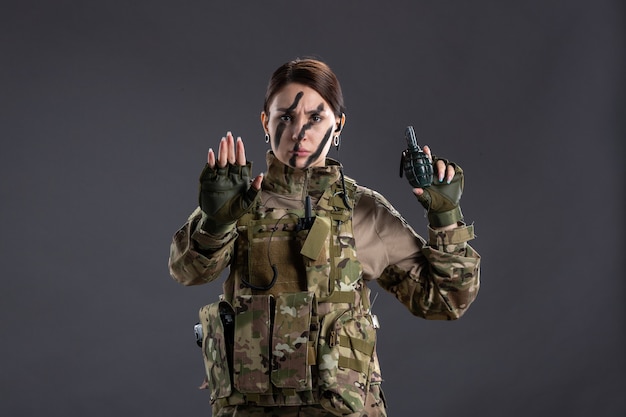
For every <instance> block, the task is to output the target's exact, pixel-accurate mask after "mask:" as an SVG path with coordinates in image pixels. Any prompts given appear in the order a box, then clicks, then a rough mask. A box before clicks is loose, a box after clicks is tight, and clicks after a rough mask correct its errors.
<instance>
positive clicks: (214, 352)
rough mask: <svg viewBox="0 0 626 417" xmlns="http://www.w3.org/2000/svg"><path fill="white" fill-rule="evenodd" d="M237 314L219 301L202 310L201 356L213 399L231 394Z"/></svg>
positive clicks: (228, 305)
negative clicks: (231, 371)
mask: <svg viewBox="0 0 626 417" xmlns="http://www.w3.org/2000/svg"><path fill="white" fill-rule="evenodd" d="M233 319H234V311H233V308H232V307H231V305H230V304H229V303H227V302H226V301H220V302H216V303H212V304H209V305H206V306H204V307H202V308H201V309H200V323H201V325H202V334H203V335H204V338H203V340H202V356H203V359H204V366H205V371H206V376H207V381H208V384H209V389H210V390H211V398H212V399H216V398H225V397H228V396H229V395H230V394H231V391H232V388H231V378H230V369H231V364H232V361H231V358H230V344H231V341H232V332H233Z"/></svg>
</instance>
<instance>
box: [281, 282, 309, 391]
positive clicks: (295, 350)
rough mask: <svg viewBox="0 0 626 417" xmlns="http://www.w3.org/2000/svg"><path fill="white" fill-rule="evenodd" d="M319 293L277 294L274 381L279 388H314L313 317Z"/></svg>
mask: <svg viewBox="0 0 626 417" xmlns="http://www.w3.org/2000/svg"><path fill="white" fill-rule="evenodd" d="M314 302H315V296H314V294H313V293H309V292H299V293H291V294H281V295H279V296H277V297H276V307H275V310H274V328H273V332H272V377H271V379H272V383H273V384H274V386H276V387H278V388H290V389H294V390H296V391H310V390H311V389H312V384H311V363H310V358H311V356H312V357H313V359H315V356H314V355H311V353H313V352H314V350H313V349H314V348H313V345H312V344H310V343H309V341H310V340H311V339H310V337H311V333H312V331H311V330H312V329H311V316H312V314H313V312H314V308H315V306H314Z"/></svg>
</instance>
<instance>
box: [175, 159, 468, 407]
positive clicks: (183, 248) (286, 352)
mask: <svg viewBox="0 0 626 417" xmlns="http://www.w3.org/2000/svg"><path fill="white" fill-rule="evenodd" d="M267 158H268V172H267V174H266V177H265V179H264V181H263V189H262V192H261V198H260V199H259V203H258V204H257V206H256V207H255V209H254V210H252V212H251V213H250V215H246V216H244V219H242V220H241V221H240V222H239V223H238V226H237V228H236V229H234V230H232V231H231V232H230V233H227V234H226V235H225V236H211V235H209V234H208V233H206V232H204V231H203V230H202V229H201V228H200V227H199V224H200V222H201V221H202V213H201V211H200V210H199V209H196V210H195V211H194V212H193V213H192V214H191V216H190V217H189V219H188V221H187V222H186V223H185V225H184V226H183V227H182V228H181V229H180V230H179V231H178V232H177V233H176V234H175V235H174V239H173V242H172V245H171V250H170V259H169V268H170V273H171V275H172V276H173V277H174V279H175V280H177V281H178V282H180V283H182V284H183V285H196V284H203V283H207V282H211V281H213V280H215V279H216V278H218V277H219V276H220V275H221V273H222V271H223V270H224V269H225V268H226V267H230V273H229V277H228V279H227V280H226V281H225V282H224V285H223V286H224V295H223V297H222V300H221V301H219V302H217V303H213V304H211V305H208V306H206V307H205V308H203V309H202V310H201V313H200V316H201V321H202V322H203V329H204V331H205V335H204V336H205V340H206V343H205V346H203V350H204V356H205V365H206V371H207V377H208V380H209V384H210V385H211V386H210V388H211V398H212V401H213V402H214V403H218V404H220V402H221V404H223V405H226V404H243V403H249V402H252V403H257V404H261V405H300V404H316V403H322V405H324V406H325V407H327V408H328V409H329V410H334V412H337V413H338V414H349V413H351V412H354V411H356V410H358V407H359V404H360V399H359V396H361V399H362V398H363V395H364V393H365V392H366V391H367V384H370V383H379V382H380V381H381V377H380V370H379V366H378V361H377V359H376V352H375V328H376V325H375V318H374V317H372V316H371V314H370V312H369V308H370V305H369V289H368V288H367V282H368V281H371V280H377V281H378V283H379V285H380V286H381V287H383V288H384V289H386V290H388V291H390V292H391V293H393V294H394V295H395V296H396V298H397V299H398V300H400V302H402V303H403V304H404V305H405V306H406V307H407V308H408V309H409V311H410V312H411V313H412V314H414V315H417V316H420V317H424V318H427V319H443V320H452V319H456V318H459V317H461V315H462V314H463V313H464V312H465V311H466V310H467V308H468V307H469V305H470V304H471V303H472V301H473V300H474V299H475V297H476V295H477V292H478V288H479V264H480V257H479V255H478V254H477V253H476V252H475V251H474V250H473V249H472V248H471V247H470V246H469V245H468V244H467V241H469V240H471V239H472V238H473V236H474V235H473V227H472V226H466V225H461V226H460V227H458V228H456V229H454V230H451V231H437V230H434V229H431V228H429V229H428V241H427V242H426V241H425V240H424V239H422V238H421V237H420V236H418V235H417V234H416V233H415V232H414V230H413V229H412V228H411V227H410V226H409V225H408V224H407V222H406V221H405V220H404V219H403V218H402V216H401V215H400V214H399V213H398V212H397V211H396V210H395V209H394V208H393V207H392V206H391V204H390V203H389V202H388V201H387V200H386V199H385V198H384V197H382V196H381V195H380V194H379V193H377V192H376V191H373V190H370V189H367V188H365V187H362V186H358V185H356V183H354V181H352V180H350V179H348V178H346V179H345V180H344V179H343V177H342V173H341V170H340V166H339V165H338V164H337V163H336V162H334V161H332V160H330V159H329V160H328V161H327V165H326V166H325V167H319V168H311V169H308V170H294V169H291V168H289V167H286V166H284V165H283V164H281V163H280V162H279V161H278V160H277V159H275V158H274V157H273V155H272V154H271V152H270V153H268V157H267ZM307 195H308V196H309V197H310V199H311V201H312V204H313V206H314V207H315V210H314V212H315V214H316V221H315V223H314V224H313V227H311V228H310V229H311V232H310V234H314V235H319V230H325V232H324V233H326V234H328V231H331V233H330V234H336V235H338V238H337V242H339V243H338V245H337V246H338V247H339V249H338V251H337V255H336V256H335V258H336V259H335V261H333V262H335V263H333V262H330V261H329V259H330V258H328V259H327V258H326V257H325V256H323V255H319V259H318V262H317V264H315V262H313V261H312V260H311V259H313V258H315V257H316V256H318V254H319V253H320V245H322V244H320V243H317V244H315V242H317V241H319V239H313V238H311V239H307V235H306V232H305V235H303V236H302V237H301V238H298V234H299V233H302V232H298V231H296V229H297V219H298V218H301V217H302V216H303V215H304V201H305V197H306V196H307ZM333 216H334V217H333ZM342 216H343V217H342ZM320 217H322V218H328V219H329V220H326V221H321V220H320V221H318V220H317V219H318V218H320ZM251 219H254V220H251ZM250 221H254V222H255V223H250ZM329 224H331V225H333V226H332V227H330V226H328V225H329ZM335 224H338V225H339V226H337V227H335V226H334V225H335ZM279 226H280V227H279ZM251 230H255V232H254V234H251ZM314 230H315V232H314ZM324 233H322V234H324ZM290 234H291V235H293V236H295V238H294V239H295V241H299V244H297V245H296V246H297V248H296V249H295V250H296V251H300V253H303V254H304V253H307V254H308V256H309V257H310V258H311V259H309V260H307V258H306V256H299V255H298V254H297V253H295V252H293V251H294V249H293V248H292V247H291V246H292V245H293V242H294V239H291V240H290V239H288V238H287V236H288V235H290ZM259 242H265V244H264V245H260V246H259V245H258V243H259ZM281 242H282V243H281ZM290 242H291V243H290ZM307 242H308V243H310V242H314V243H313V244H308V243H307ZM268 245H269V246H268ZM331 245H332V244H331ZM322 246H323V245H322ZM305 247H306V248H308V249H306V250H308V252H306V250H305V249H304V248H305ZM311 247H313V249H311ZM250 248H256V249H254V250H250ZM311 250H312V251H313V255H311V254H310V253H311ZM322 252H323V251H322ZM331 252H332V251H331ZM294 253H295V255H296V256H294ZM301 258H305V261H300V259H301ZM320 259H321V261H322V262H320V261H319V260H320ZM302 262H304V263H306V265H307V266H305V265H304V264H302V265H299V264H300V263H302ZM328 263H331V264H332V265H330V266H325V264H328ZM309 264H315V265H314V267H309V266H308V265H309ZM305 270H306V272H304V271H305ZM309 270H312V272H310V271H309ZM276 271H278V273H276ZM325 274H326V275H331V274H335V275H336V277H337V279H336V280H335V281H336V283H335V285H334V286H333V284H332V283H331V284H330V287H336V288H335V289H336V291H333V288H326V287H329V285H328V283H327V282H328V279H327V280H326V283H324V282H323V281H324V280H323V279H320V277H323V276H324V275H325ZM274 276H278V277H279V278H278V279H277V280H275V282H272V280H273V277H274ZM303 277H304V278H303ZM268 284H273V285H268ZM325 286H326V287H325ZM268 287H270V288H268ZM350 292H351V293H353V295H352V296H351V297H347V298H346V297H345V295H346V294H349V293H350ZM281 313H283V314H281ZM232 317H235V318H236V320H235V321H237V322H238V323H239V325H240V326H243V323H246V322H250V323H253V324H251V326H252V327H250V328H249V329H248V330H245V329H243V328H242V329H239V328H237V329H234V330H233V329H230V328H229V326H230V324H231V323H232V321H233V320H232ZM286 317H288V318H289V320H287V319H286ZM291 317H294V318H295V319H293V318H291ZM216 318H217V319H216ZM331 318H332V320H331ZM300 321H301V323H300ZM216 323H217V324H216ZM281 326H282V327H281ZM277 327H281V328H285V329H291V330H290V331H289V332H284V334H280V335H278V336H277V332H276V331H275V330H273V329H276V328H277ZM260 329H261V330H260ZM262 329H265V330H266V331H263V330H262ZM242 332H243V333H242ZM233 333H234V334H233ZM335 333H341V334H342V335H341V337H340V336H338V335H335ZM242 334H243V336H242ZM335 336H336V338H335V339H333V338H334V337H335ZM265 339H273V340H272V341H271V342H269V341H268V340H265ZM274 339H279V340H274ZM344 339H345V340H346V342H342V340H344ZM231 345H234V347H233V346H231ZM335 345H336V347H335ZM260 346H261V347H260ZM262 346H264V347H262ZM238 347H239V348H240V349H239V350H238ZM270 350H271V352H270ZM233 351H234V353H233ZM238 351H240V353H239V356H241V355H243V356H244V357H243V358H242V357H239V356H238V353H237V352H238ZM241 352H243V353H241ZM250 352H253V353H250ZM233 355H234V357H233ZM272 357H273V359H274V360H271V359H270V358H272ZM277 358H280V360H276V359H277ZM329 358H330V359H329ZM287 359H288V360H287ZM233 361H234V362H233ZM281 361H283V363H282V364H281ZM274 362H276V363H274ZM285 363H287V364H289V365H285ZM233 364H235V365H233ZM237 364H239V365H237ZM242 364H243V365H242ZM302 364H306V366H302ZM329 364H334V368H338V369H339V372H337V369H333V370H332V371H327V368H332V366H331V365H329ZM233 366H234V368H235V369H233ZM238 366H239V367H238ZM281 366H282V368H281ZM229 368H230V369H229ZM344 368H345V369H348V371H347V372H344V373H343V374H342V371H341V370H342V369H344ZM329 372H330V373H329ZM243 374H245V375H246V378H245V379H244V378H242V377H241V375H243ZM270 374H271V377H267V375H270ZM277 386H278V387H281V388H280V389H279V390H277V389H276V387H277ZM355 386H356V387H357V389H356V390H355V389H354V387H355ZM320 387H323V388H324V389H323V390H322V391H324V393H322V394H320ZM347 387H348V388H349V389H346V388H347ZM326 391H331V392H332V391H334V392H335V394H333V395H329V394H328V392H326ZM324 402H326V403H327V404H324Z"/></svg>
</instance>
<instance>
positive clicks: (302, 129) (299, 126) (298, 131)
mask: <svg viewBox="0 0 626 417" xmlns="http://www.w3.org/2000/svg"><path fill="white" fill-rule="evenodd" d="M310 127H311V125H310V124H309V123H304V122H300V121H296V122H295V123H294V124H293V130H292V131H291V139H292V140H293V141H295V142H300V141H302V140H304V139H306V134H307V130H308V129H309V128H310Z"/></svg>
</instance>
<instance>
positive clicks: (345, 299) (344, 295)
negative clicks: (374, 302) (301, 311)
mask: <svg viewBox="0 0 626 417" xmlns="http://www.w3.org/2000/svg"><path fill="white" fill-rule="evenodd" d="M355 302H356V294H355V293H354V291H333V292H332V293H331V294H330V295H329V296H328V297H325V298H320V299H319V301H318V303H347V304H354V303H355Z"/></svg>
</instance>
